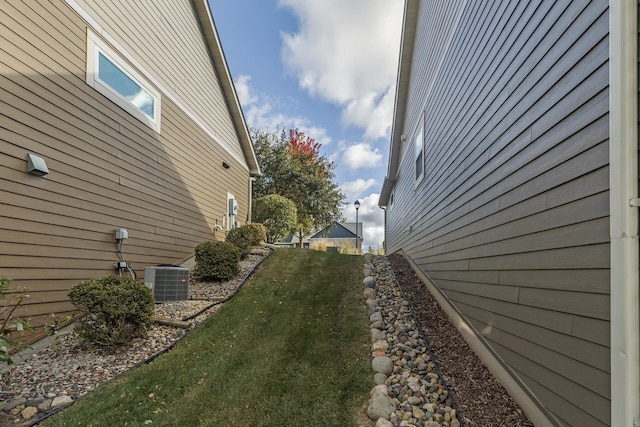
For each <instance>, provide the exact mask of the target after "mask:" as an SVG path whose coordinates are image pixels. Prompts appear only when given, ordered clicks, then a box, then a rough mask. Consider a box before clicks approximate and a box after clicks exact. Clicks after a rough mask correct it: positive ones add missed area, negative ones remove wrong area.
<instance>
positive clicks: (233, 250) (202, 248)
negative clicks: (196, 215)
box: [194, 241, 242, 282]
mask: <svg viewBox="0 0 640 427" xmlns="http://www.w3.org/2000/svg"><path fill="white" fill-rule="evenodd" d="M195 253H196V267H195V271H194V272H195V274H196V275H197V276H198V277H199V278H200V279H201V280H204V281H210V282H221V281H224V280H229V279H231V278H232V277H233V276H235V275H236V274H238V272H239V271H240V257H241V255H242V252H241V250H240V249H239V248H238V247H237V246H236V245H235V244H233V243H230V242H218V241H211V242H204V243H200V244H199V245H198V246H196V249H195Z"/></svg>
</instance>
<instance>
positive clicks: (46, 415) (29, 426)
mask: <svg viewBox="0 0 640 427" xmlns="http://www.w3.org/2000/svg"><path fill="white" fill-rule="evenodd" d="M272 253H273V250H271V251H270V252H269V253H268V254H267V255H265V256H263V257H262V259H261V260H260V261H259V262H258V263H257V264H256V265H255V266H253V268H252V269H251V271H249V273H248V274H247V275H246V276H245V277H244V279H242V282H240V285H239V286H238V287H237V288H236V290H235V291H233V293H232V294H231V295H229V296H228V297H227V298H225V299H224V300H222V301H216V302H214V303H213V304H210V305H208V306H206V307H205V308H203V309H202V310H200V311H198V312H197V313H196V314H194V315H191V316H187V317H185V318H183V319H182V320H183V321H187V320H191V319H193V318H195V317H197V316H199V315H200V314H202V313H204V312H205V311H207V310H210V309H211V308H212V307H215V306H216V305H219V304H223V303H225V302H227V301H229V300H231V298H233V297H235V296H236V295H237V294H238V292H240V289H242V287H243V286H244V284H245V283H246V282H247V281H248V280H249V278H250V277H251V276H253V273H255V271H256V270H257V269H258V267H260V265H261V264H262V263H263V262H264V260H266V259H267V258H268V257H269V256H270V255H271V254H272ZM194 329H195V328H192V329H190V330H188V331H187V332H185V334H184V335H183V336H181V337H180V338H178V339H177V340H176V341H174V342H173V343H171V344H170V345H169V346H168V347H167V348H164V349H162V350H160V351H158V352H156V353H154V354H152V355H151V356H149V357H148V358H147V359H145V360H141V361H140V362H138V363H136V364H134V365H132V366H131V367H130V368H128V369H127V370H125V371H124V372H121V373H120V374H118V375H116V376H115V377H113V378H111V379H110V380H108V381H107V382H105V383H103V384H100V386H99V387H97V388H95V389H93V390H91V391H90V392H88V393H86V394H83V395H82V396H80V397H78V398H77V399H75V400H74V401H73V402H71V403H69V404H67V405H64V406H60V407H58V408H55V409H51V410H49V411H46V412H43V413H42V414H41V416H39V417H38V419H37V420H35V421H33V422H32V423H30V424H23V427H34V426H37V425H38V424H40V423H41V422H43V421H44V420H46V419H47V418H49V417H52V416H53V415H55V414H57V413H58V412H60V411H62V410H64V409H67V408H68V407H70V406H73V405H75V404H76V403H78V402H79V401H81V400H82V399H84V398H85V397H87V396H89V395H91V394H92V393H93V392H95V391H96V390H97V389H98V388H100V387H102V386H105V385H107V384H109V383H110V382H112V381H114V380H116V379H118V378H120V377H121V376H122V375H124V374H125V373H127V372H128V371H130V370H131V369H134V368H137V367H138V366H141V365H147V364H149V363H151V362H153V361H154V360H155V359H156V358H157V357H159V356H162V355H163V354H165V353H167V352H169V351H170V350H172V349H173V348H174V347H175V346H176V344H178V343H179V342H180V341H182V340H183V339H184V338H185V337H186V336H187V335H189V334H190V333H191V332H192V331H193V330H194Z"/></svg>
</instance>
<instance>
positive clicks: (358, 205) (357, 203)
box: [353, 200, 360, 253]
mask: <svg viewBox="0 0 640 427" xmlns="http://www.w3.org/2000/svg"><path fill="white" fill-rule="evenodd" d="M353 205H354V206H355V207H356V253H358V252H359V251H358V208H359V207H360V200H356V201H355V202H354V204H353Z"/></svg>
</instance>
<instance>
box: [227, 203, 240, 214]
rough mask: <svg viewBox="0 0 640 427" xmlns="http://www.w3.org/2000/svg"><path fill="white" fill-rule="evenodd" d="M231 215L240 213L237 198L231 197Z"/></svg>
mask: <svg viewBox="0 0 640 427" xmlns="http://www.w3.org/2000/svg"><path fill="white" fill-rule="evenodd" d="M229 215H238V202H236V199H229Z"/></svg>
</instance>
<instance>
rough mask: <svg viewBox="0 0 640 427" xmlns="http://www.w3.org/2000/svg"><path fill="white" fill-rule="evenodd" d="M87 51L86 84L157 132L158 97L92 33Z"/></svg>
mask: <svg viewBox="0 0 640 427" xmlns="http://www.w3.org/2000/svg"><path fill="white" fill-rule="evenodd" d="M87 48H88V49H87V84H88V85H89V86H91V87H93V88H94V89H95V90H97V91H98V92H100V93H101V94H103V95H104V96H106V97H107V98H109V99H110V100H111V101H113V102H114V103H116V104H118V105H119V106H120V107H121V108H123V109H124V110H126V111H127V112H129V113H130V114H131V115H133V116H134V117H136V118H137V119H138V120H140V121H141V122H143V123H145V124H146V125H147V126H149V127H151V128H152V129H154V130H155V131H156V132H160V104H161V98H160V93H159V92H158V91H157V90H155V89H154V88H153V86H152V85H151V84H150V83H149V82H148V81H147V79H145V78H144V77H143V76H142V75H141V74H139V73H138V72H137V71H136V70H135V69H134V68H133V67H131V66H130V65H129V64H128V63H127V62H126V61H125V60H124V59H123V58H122V57H121V56H120V55H119V54H118V53H117V52H116V51H115V50H113V49H111V48H110V47H109V46H107V44H106V43H105V42H103V41H102V39H100V38H99V37H98V36H97V35H96V34H94V33H93V32H91V31H87Z"/></svg>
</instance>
